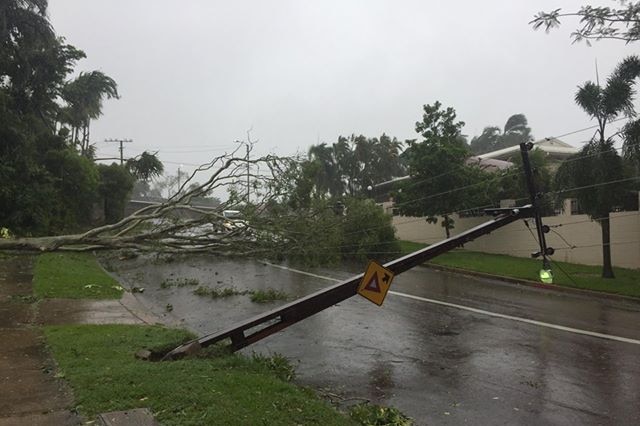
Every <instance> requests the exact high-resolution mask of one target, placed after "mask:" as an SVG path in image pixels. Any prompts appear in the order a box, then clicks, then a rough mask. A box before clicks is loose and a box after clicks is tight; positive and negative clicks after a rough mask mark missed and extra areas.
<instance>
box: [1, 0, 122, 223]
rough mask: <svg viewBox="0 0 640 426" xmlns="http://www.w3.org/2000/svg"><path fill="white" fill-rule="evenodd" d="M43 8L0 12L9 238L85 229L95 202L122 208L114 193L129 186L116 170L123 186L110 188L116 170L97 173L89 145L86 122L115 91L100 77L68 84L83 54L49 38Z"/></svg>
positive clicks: (24, 2)
mask: <svg viewBox="0 0 640 426" xmlns="http://www.w3.org/2000/svg"><path fill="white" fill-rule="evenodd" d="M46 9H47V1H46V0H7V1H4V2H2V5H1V6H0V140H2V144H0V181H2V188H1V189H0V226H2V227H5V228H8V229H10V230H11V231H12V232H13V233H14V234H15V235H45V234H56V233H60V232H63V231H68V230H73V229H77V228H79V227H86V226H87V225H89V224H90V223H91V222H92V219H93V210H94V209H93V206H94V204H95V203H97V202H100V201H103V202H104V203H105V204H108V205H109V206H112V207H113V206H115V205H116V204H118V203H119V204H120V205H121V204H122V202H123V200H124V198H122V199H120V200H118V202H117V203H115V202H114V201H115V199H114V197H115V194H116V193H119V196H120V197H123V194H124V192H125V191H124V190H123V188H128V187H129V186H130V185H129V180H130V179H131V176H126V175H128V172H127V171H126V170H125V169H124V168H121V169H122V170H118V172H117V173H118V174H119V176H120V178H119V182H120V183H122V182H124V181H125V180H126V181H127V184H126V185H125V186H124V187H123V188H120V187H118V188H116V187H114V186H113V182H115V181H114V178H115V175H114V173H116V172H115V168H118V167H120V166H115V165H114V166H104V167H102V166H100V167H98V166H97V165H96V164H95V162H94V161H93V159H92V157H93V151H94V149H93V147H92V146H91V144H90V143H89V125H90V121H91V120H92V119H95V118H97V117H99V116H100V115H101V113H102V103H103V100H104V99H108V98H117V97H118V91H117V85H116V83H115V81H114V80H113V79H111V78H110V77H108V76H107V75H105V74H104V73H102V72H100V71H91V72H81V73H80V74H79V75H78V76H77V77H75V78H71V77H70V76H71V75H72V73H73V71H74V68H75V65H76V63H77V61H78V60H80V59H82V58H84V57H85V54H84V52H82V51H81V50H79V49H77V48H75V47H73V46H71V45H69V44H67V43H65V41H64V39H63V38H61V37H58V36H56V34H55V32H54V30H53V28H52V27H51V24H50V23H49V21H48V19H47V15H46ZM107 170H109V171H107ZM101 195H102V197H101ZM125 196H126V194H125ZM104 197H107V198H108V200H107V198H104ZM109 208H110V209H111V207H109ZM121 214H122V213H120V215H121ZM106 215H107V216H108V217H109V218H111V219H114V218H116V217H117V216H118V214H116V213H115V212H114V211H113V210H109V212H107V213H106Z"/></svg>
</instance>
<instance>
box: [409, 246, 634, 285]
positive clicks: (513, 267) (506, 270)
mask: <svg viewBox="0 0 640 426" xmlns="http://www.w3.org/2000/svg"><path fill="white" fill-rule="evenodd" d="M400 245H401V247H402V251H403V253H411V252H412V251H415V250H418V249H420V248H422V247H426V246H425V245H424V244H419V243H413V242H409V241H400ZM429 263H433V264H435V265H441V266H448V267H452V268H458V269H465V270H468V271H475V272H484V273H488V274H493V275H500V276H504V277H511V278H519V279H525V280H531V281H539V279H538V271H539V270H540V264H541V262H540V260H536V259H530V258H524V257H513V256H507V255H502V254H489V253H479V252H474V251H467V250H453V251H450V252H448V253H445V254H442V255H440V256H438V257H436V258H434V259H433V260H431V261H430V262H429ZM551 267H552V270H553V282H554V284H556V285H559V286H564V287H574V288H581V289H586V290H594V291H601V292H605V293H614V294H620V295H624V296H633V297H640V271H636V270H632V269H625V268H614V273H615V276H616V278H615V279H605V278H602V277H601V276H600V275H601V272H602V268H601V267H599V266H589V265H578V264H575V263H566V262H553V263H552V265H551Z"/></svg>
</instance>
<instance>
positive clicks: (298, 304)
mask: <svg viewBox="0 0 640 426" xmlns="http://www.w3.org/2000/svg"><path fill="white" fill-rule="evenodd" d="M489 213H496V214H498V215H497V216H496V217H495V218H493V219H492V220H490V221H488V222H485V223H483V224H481V225H478V226H476V227H475V228H472V229H469V230H467V231H465V232H463V233H461V234H459V235H456V236H454V237H451V238H448V239H446V240H444V241H441V242H439V243H436V244H433V245H431V246H429V247H426V248H424V249H421V250H418V251H416V252H415V253H411V254H408V255H406V256H404V257H401V258H399V259H395V260H393V261H391V262H388V263H386V264H385V265H384V266H385V267H386V268H388V269H390V270H391V271H392V272H393V273H394V274H396V275H397V274H400V273H402V272H405V271H407V270H409V269H411V268H413V267H415V266H417V265H420V264H421V263H424V262H426V261H427V260H429V259H432V258H434V257H436V256H438V255H440V254H442V253H446V252H448V251H450V250H452V249H454V248H456V247H460V246H462V245H463V244H465V243H468V242H470V241H473V240H474V239H476V238H478V237H481V236H483V235H487V234H489V233H490V232H492V231H494V230H496V229H498V228H502V227H503V226H505V225H508V224H510V223H512V222H515V221H517V220H519V219H524V218H527V217H531V216H532V214H533V209H532V207H531V206H530V205H527V206H523V207H517V208H509V209H494V210H491V211H489ZM363 275H364V274H359V275H356V276H354V277H351V278H349V279H348V280H345V281H342V282H340V283H338V284H335V285H333V286H331V287H328V288H325V289H322V290H319V291H317V292H315V293H313V294H310V295H308V296H305V297H303V298H301V299H298V300H296V301H294V302H291V303H287V304H286V305H284V306H281V307H279V308H277V309H274V310H272V311H270V312H267V313H264V314H260V315H257V316H255V317H253V318H251V319H249V320H246V321H244V322H241V323H238V324H235V325H233V326H232V327H230V328H228V329H226V330H222V331H219V332H217V333H214V334H209V335H206V336H203V337H200V338H199V339H195V340H192V341H191V342H188V343H185V344H184V345H181V346H179V347H177V348H176V349H174V350H172V351H171V352H169V353H168V354H167V355H166V356H165V358H164V359H174V358H179V357H180V356H182V355H184V354H186V353H188V352H190V351H192V350H194V347H196V348H198V347H206V346H209V345H213V344H215V343H218V342H221V341H223V340H225V339H231V343H230V345H229V349H231V350H232V351H237V350H238V349H242V348H244V347H245V346H248V345H250V344H252V343H255V342H257V341H258V340H261V339H263V338H265V337H267V336H269V335H271V334H273V333H276V332H278V331H280V330H282V329H284V328H286V327H288V326H290V325H292V324H295V323H297V322H298V321H301V320H303V319H305V318H308V317H310V316H311V315H314V314H316V313H318V312H320V311H322V310H324V309H327V308H328V307H330V306H333V305H335V304H336V303H339V302H342V301H343V300H345V299H348V298H350V297H352V296H355V295H356V293H357V289H358V284H359V283H360V280H361V279H362V277H363Z"/></svg>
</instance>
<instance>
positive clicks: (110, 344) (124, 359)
mask: <svg viewBox="0 0 640 426" xmlns="http://www.w3.org/2000/svg"><path fill="white" fill-rule="evenodd" d="M45 335H46V337H47V340H48V342H49V345H50V347H51V349H52V352H53V355H54V356H55V358H56V360H57V362H58V365H59V368H60V373H59V374H60V375H62V376H64V377H65V378H66V379H67V380H68V381H69V383H70V384H71V386H72V387H73V391H74V395H75V400H76V404H77V406H76V408H77V409H78V411H79V412H80V413H82V414H83V415H85V416H86V417H87V419H89V420H91V419H93V418H94V417H95V416H96V415H97V414H98V413H101V412H105V411H113V410H125V409H131V408H139V407H149V408H150V409H151V410H152V412H153V413H154V415H155V416H156V418H157V419H158V420H159V421H160V422H161V423H162V424H163V425H202V424H224V425H265V424H269V425H295V424H304V425H313V424H318V425H353V424H355V423H354V422H353V421H352V420H351V419H349V418H348V417H347V416H345V415H343V414H341V413H339V412H337V411H336V410H334V409H333V408H332V407H331V406H329V405H328V404H327V403H325V402H324V401H321V400H320V399H318V398H317V397H316V396H315V395H314V394H313V392H311V391H309V390H306V389H303V388H299V387H297V386H295V385H293V384H291V383H287V382H286V381H283V380H281V379H280V378H278V376H280V377H282V371H283V366H282V363H283V361H282V360H281V359H276V360H273V361H267V360H266V359H265V358H263V357H253V358H251V357H244V356H239V355H227V356H222V357H218V358H188V359H183V360H180V361H173V362H155V363H152V362H148V361H140V360H137V359H135V358H134V353H135V352H136V351H137V350H138V349H140V348H142V347H147V348H157V347H170V346H176V345H177V344H179V343H180V342H183V341H185V340H186V339H188V338H191V337H192V336H190V335H189V334H188V333H187V332H185V331H182V330H171V329H165V328H161V327H154V326H131V325H79V326H55V327H45ZM284 370H285V371H288V370H287V369H286V368H285V369H284ZM285 378H286V376H285Z"/></svg>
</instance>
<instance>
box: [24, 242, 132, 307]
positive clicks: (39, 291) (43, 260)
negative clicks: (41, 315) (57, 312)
mask: <svg viewBox="0 0 640 426" xmlns="http://www.w3.org/2000/svg"><path fill="white" fill-rule="evenodd" d="M122 291H123V290H122V287H120V284H118V282H117V281H116V280H114V279H113V278H111V277H110V276H109V275H107V273H105V272H104V271H103V270H102V268H101V267H100V265H98V261H97V260H96V258H95V257H94V256H93V255H91V254H88V253H44V254H41V255H40V256H38V260H37V261H36V265H35V269H34V276H33V292H34V294H35V296H37V297H40V298H54V297H61V298H70V299H119V298H120V296H122Z"/></svg>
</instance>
